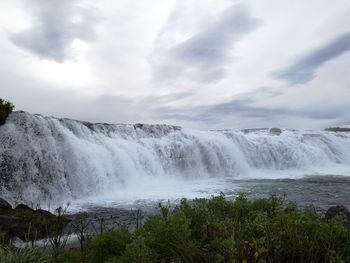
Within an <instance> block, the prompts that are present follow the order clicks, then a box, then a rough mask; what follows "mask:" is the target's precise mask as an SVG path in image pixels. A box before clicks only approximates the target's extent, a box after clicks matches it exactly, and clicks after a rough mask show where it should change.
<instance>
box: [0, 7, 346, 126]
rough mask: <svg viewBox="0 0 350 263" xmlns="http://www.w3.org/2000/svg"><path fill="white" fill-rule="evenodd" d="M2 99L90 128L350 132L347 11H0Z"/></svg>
mask: <svg viewBox="0 0 350 263" xmlns="http://www.w3.org/2000/svg"><path fill="white" fill-rule="evenodd" d="M0 97H2V98H4V99H7V100H10V101H11V102H13V103H14V104H15V106H16V110H24V111H28V112H30V113H39V114H42V115H48V116H56V117H66V118H72V119H78V120H84V121H90V122H109V123H166V124H172V125H180V126H183V127H188V128H195V129H201V130H208V129H242V128H254V127H285V128H298V129H321V128H325V127H328V126H338V125H345V124H350V2H349V0H334V1H329V0H308V1H302V0H295V1H289V0H265V1H261V0H244V1H233V0H216V1H209V0H201V1H195V0H186V1H183V0H182V1H181V0H178V1H175V0H152V1H151V0H144V1H139V0H114V1H112V0H99V1H91V0H86V1H84V0H59V1H58V0H57V1H54V0H52V1H47V0H22V1H19V0H2V1H0Z"/></svg>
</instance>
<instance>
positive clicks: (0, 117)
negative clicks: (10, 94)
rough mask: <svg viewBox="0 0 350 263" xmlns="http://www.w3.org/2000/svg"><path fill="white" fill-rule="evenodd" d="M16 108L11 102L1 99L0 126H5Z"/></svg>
mask: <svg viewBox="0 0 350 263" xmlns="http://www.w3.org/2000/svg"><path fill="white" fill-rule="evenodd" d="M14 108H15V106H14V105H13V104H12V103H11V102H9V101H5V100H3V99H1V98H0V125H3V124H5V121H6V119H7V117H8V116H9V115H10V113H11V112H12V111H13V110H14Z"/></svg>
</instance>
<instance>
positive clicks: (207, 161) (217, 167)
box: [0, 112, 350, 202]
mask: <svg viewBox="0 0 350 263" xmlns="http://www.w3.org/2000/svg"><path fill="white" fill-rule="evenodd" d="M276 130H277V132H276ZM337 166H345V167H350V133H347V132H342V133H337V132H331V131H295V130H286V129H285V130H280V131H279V129H274V130H269V129H260V130H250V131H249V130H244V131H234V130H223V131H196V130H191V129H184V128H181V127H177V126H169V125H146V124H135V125H129V124H100V123H98V124H92V123H87V122H81V121H74V120H69V119H58V118H54V117H43V116H41V115H32V114H29V113H26V112H14V113H12V114H11V115H10V116H9V118H8V119H7V122H6V124H5V125H3V126H0V191H1V192H0V193H1V194H0V195H2V196H7V197H10V198H15V199H18V200H25V201H26V202H37V200H42V201H43V202H44V201H50V200H73V199H76V198H81V197H87V196H93V195H98V194H100V193H103V192H106V191H118V190H119V189H128V187H130V186H131V185H133V184H142V183H143V182H147V181H156V180H160V181H166V180H173V179H176V180H184V181H186V180H197V179H198V180H201V179H207V178H227V177H229V178H245V177H247V178H248V177H249V178H253V177H254V174H257V173H259V171H264V172H265V173H267V174H268V172H271V173H274V174H275V173H278V172H283V171H289V170H293V171H301V172H302V171H315V172H317V171H318V170H320V169H323V168H329V167H337ZM349 170H350V169H349Z"/></svg>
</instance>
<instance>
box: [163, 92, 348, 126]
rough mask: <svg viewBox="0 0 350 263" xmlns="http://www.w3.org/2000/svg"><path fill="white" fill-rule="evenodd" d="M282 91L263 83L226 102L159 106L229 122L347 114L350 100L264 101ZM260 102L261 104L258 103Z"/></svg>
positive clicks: (167, 113) (170, 115)
mask: <svg viewBox="0 0 350 263" xmlns="http://www.w3.org/2000/svg"><path fill="white" fill-rule="evenodd" d="M281 94H282V92H281V91H279V90H276V89H271V88H266V87H261V88H258V89H256V90H254V91H252V92H247V93H244V94H241V95H239V96H236V97H234V98H232V99H231V100H229V101H227V102H223V103H217V104H214V105H208V106H199V107H192V108H189V109H186V110H178V111H176V110H175V109H171V108H170V109H166V108H163V109H161V110H159V112H162V113H161V116H162V117H163V118H166V119H174V120H185V121H192V122H200V123H206V124H220V125H222V124H223V123H227V120H233V119H235V120H250V121H253V120H262V123H269V122H276V121H277V120H285V119H290V118H294V117H297V118H302V119H313V120H328V121H330V120H334V119H337V118H343V117H346V112H347V109H349V107H350V103H337V104H335V105H327V106H324V105H323V107H322V106H321V105H317V104H313V103H310V105H304V106H302V107H292V106H291V105H286V106H273V105H261V102H262V101H264V99H269V98H274V97H276V96H278V95H281ZM258 103H260V105H258Z"/></svg>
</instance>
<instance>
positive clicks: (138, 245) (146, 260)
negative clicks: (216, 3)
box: [108, 237, 156, 263]
mask: <svg viewBox="0 0 350 263" xmlns="http://www.w3.org/2000/svg"><path fill="white" fill-rule="evenodd" d="M155 261H156V258H155V254H154V252H153V251H152V250H151V249H150V248H149V247H148V246H147V245H146V243H145V240H144V238H143V237H138V238H136V239H135V240H134V241H133V242H132V243H130V244H128V245H127V246H126V249H125V251H124V253H123V254H122V255H121V257H120V258H117V257H114V258H113V259H111V260H110V261H108V263H129V262H138V263H151V262H155Z"/></svg>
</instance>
